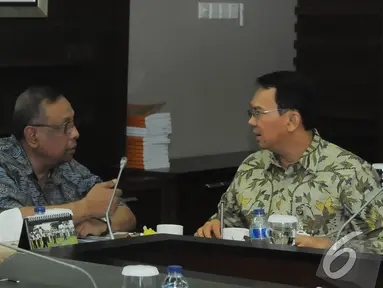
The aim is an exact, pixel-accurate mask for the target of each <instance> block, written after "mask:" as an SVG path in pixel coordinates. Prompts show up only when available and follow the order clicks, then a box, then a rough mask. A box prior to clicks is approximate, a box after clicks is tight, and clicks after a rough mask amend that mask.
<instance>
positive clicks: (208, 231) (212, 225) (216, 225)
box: [195, 219, 222, 238]
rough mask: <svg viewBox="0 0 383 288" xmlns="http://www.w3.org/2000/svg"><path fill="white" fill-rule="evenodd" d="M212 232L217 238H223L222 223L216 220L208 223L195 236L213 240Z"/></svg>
mask: <svg viewBox="0 0 383 288" xmlns="http://www.w3.org/2000/svg"><path fill="white" fill-rule="evenodd" d="M212 232H213V233H214V236H215V237H216V238H222V235H221V221H219V220H217V219H214V220H211V221H208V222H206V223H205V225H203V226H202V227H201V228H199V229H198V230H197V233H196V234H195V236H198V237H205V238H212Z"/></svg>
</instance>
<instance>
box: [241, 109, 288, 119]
mask: <svg viewBox="0 0 383 288" xmlns="http://www.w3.org/2000/svg"><path fill="white" fill-rule="evenodd" d="M287 110H288V109H279V108H277V109H272V110H263V111H262V110H259V109H255V108H252V109H249V110H247V114H248V115H249V117H250V118H251V117H254V118H255V119H257V120H258V119H259V118H260V117H261V116H262V115H266V114H268V113H271V112H274V111H281V112H283V113H284V112H286V111H287Z"/></svg>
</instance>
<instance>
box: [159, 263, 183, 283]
mask: <svg viewBox="0 0 383 288" xmlns="http://www.w3.org/2000/svg"><path fill="white" fill-rule="evenodd" d="M188 287H189V284H188V282H187V281H186V279H185V278H184V275H183V271H182V266H176V265H171V266H168V276H166V278H165V280H164V283H163V284H162V288H188Z"/></svg>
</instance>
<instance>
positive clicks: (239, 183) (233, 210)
mask: <svg viewBox="0 0 383 288" xmlns="http://www.w3.org/2000/svg"><path fill="white" fill-rule="evenodd" d="M250 159H254V156H253V155H251V156H249V157H248V158H247V159H245V160H244V161H243V162H242V164H241V165H240V166H239V168H238V170H237V172H236V174H235V176H234V179H233V181H232V182H231V184H230V186H229V188H228V189H227V191H226V192H225V193H224V194H223V195H222V196H221V200H220V202H219V203H218V211H217V212H216V213H215V214H214V215H213V216H212V217H210V219H209V220H213V219H218V220H220V218H221V217H220V215H221V214H220V209H221V203H222V202H223V203H224V206H223V207H224V208H223V222H224V224H225V227H240V228H245V227H246V228H247V227H248V223H247V222H248V220H247V218H246V216H245V215H244V214H243V213H242V209H241V207H240V204H239V203H238V201H239V200H238V199H240V198H241V195H242V193H243V192H244V191H245V190H246V187H247V186H248V183H247V177H246V175H248V173H251V171H252V169H253V167H251V166H249V165H248V164H247V163H248V162H249V160H250Z"/></svg>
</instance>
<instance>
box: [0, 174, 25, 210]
mask: <svg viewBox="0 0 383 288" xmlns="http://www.w3.org/2000/svg"><path fill="white" fill-rule="evenodd" d="M27 204H28V199H27V196H26V195H24V194H22V193H20V192H19V189H18V187H17V185H16V183H15V181H14V180H13V179H12V178H11V177H9V175H8V174H7V172H6V171H5V170H4V168H2V167H0V212H1V211H4V210H7V209H12V208H21V207H24V206H25V205H27Z"/></svg>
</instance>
